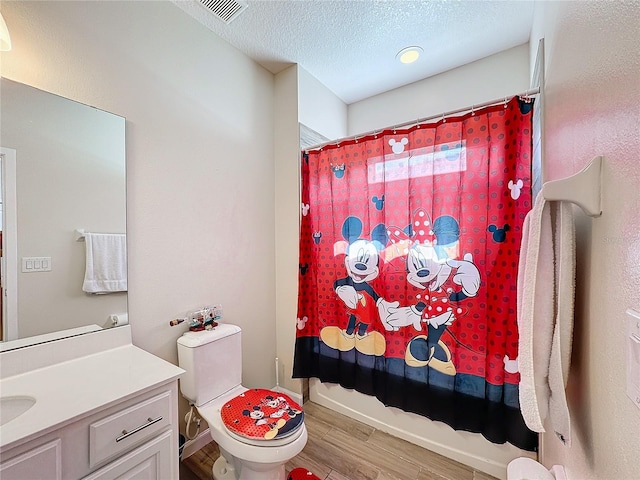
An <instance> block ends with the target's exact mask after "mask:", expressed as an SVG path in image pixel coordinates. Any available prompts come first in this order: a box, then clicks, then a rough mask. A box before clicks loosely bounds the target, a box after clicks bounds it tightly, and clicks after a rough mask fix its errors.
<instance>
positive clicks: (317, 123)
mask: <svg viewBox="0 0 640 480" xmlns="http://www.w3.org/2000/svg"><path fill="white" fill-rule="evenodd" d="M298 97H299V108H298V115H299V116H300V123H302V124H304V125H306V126H307V127H309V128H311V129H312V130H314V131H316V132H318V133H320V134H321V135H323V136H325V137H326V138H328V139H330V140H334V139H337V138H341V137H344V136H346V135H348V133H347V114H348V109H347V105H345V104H344V102H343V101H342V100H340V99H339V98H338V97H337V96H336V95H335V94H334V93H333V92H332V91H331V90H329V89H328V88H327V87H325V86H324V85H323V84H322V83H320V82H319V81H318V80H317V79H316V78H315V77H314V76H312V75H311V74H310V73H309V72H307V71H306V70H305V69H304V68H302V67H300V66H298Z"/></svg>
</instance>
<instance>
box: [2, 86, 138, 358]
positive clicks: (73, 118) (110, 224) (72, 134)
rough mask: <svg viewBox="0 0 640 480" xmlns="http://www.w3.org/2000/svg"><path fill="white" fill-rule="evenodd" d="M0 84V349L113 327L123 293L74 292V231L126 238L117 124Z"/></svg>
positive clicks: (121, 136)
mask: <svg viewBox="0 0 640 480" xmlns="http://www.w3.org/2000/svg"><path fill="white" fill-rule="evenodd" d="M0 82H1V83H0V147H1V148H2V150H1V153H2V154H1V155H0V159H1V161H2V178H1V182H0V184H1V186H2V265H1V268H2V272H1V274H2V275H1V279H2V295H1V296H0V298H1V300H2V318H1V320H2V343H0V350H9V349H12V348H18V347H20V346H22V345H28V344H30V343H35V342H39V341H43V340H42V339H48V338H55V337H56V335H58V336H64V335H68V334H77V333H79V332H80V333H81V332H83V331H88V330H97V329H101V328H108V327H111V320H110V318H109V317H110V316H111V315H114V314H115V315H120V314H125V313H126V312H127V293H126V292H119V293H110V294H103V295H96V294H88V293H85V292H84V291H83V290H82V284H83V280H84V275H85V257H86V249H85V246H86V242H85V241H84V239H82V238H80V239H78V238H77V235H76V230H78V229H82V230H84V231H86V232H95V233H126V231H125V229H126V178H125V170H126V165H125V119H124V118H122V117H120V116H118V115H114V114H112V113H108V112H104V111H101V110H98V109H96V108H94V107H90V106H87V105H84V104H81V103H78V102H75V101H72V100H69V99H66V98H63V97H60V96H58V95H54V94H51V93H48V92H44V91H42V90H39V89H37V88H33V87H30V86H28V85H24V84H21V83H18V82H15V81H12V80H9V79H6V78H0ZM27 262H30V263H29V264H27ZM28 267H30V268H28ZM41 270H45V271H41ZM61 331H62V332H65V333H63V334H57V333H56V332H61ZM30 339H33V342H30Z"/></svg>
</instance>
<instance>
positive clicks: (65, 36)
mask: <svg viewBox="0 0 640 480" xmlns="http://www.w3.org/2000/svg"><path fill="white" fill-rule="evenodd" d="M2 15H3V16H4V18H5V20H6V23H7V25H8V26H9V29H10V32H11V37H12V42H13V50H11V51H10V52H3V53H2V54H1V55H2V56H1V69H2V71H1V73H2V75H3V76H6V77H7V78H10V79H14V80H17V81H20V82H23V83H27V84H30V85H34V86H36V87H38V88H41V89H43V90H47V91H51V92H54V93H57V94H60V95H63V96H65V97H69V98H72V99H75V100H78V101H81V102H84V103H87V104H90V105H95V106H96V107H99V108H101V109H104V110H107V111H111V112H114V113H117V114H119V115H122V116H124V117H126V119H127V123H126V136H127V152H126V153H127V194H128V201H127V215H128V219H127V227H128V228H127V231H128V241H129V317H130V320H131V326H132V331H133V340H134V343H135V344H136V345H138V346H140V347H142V348H144V349H146V350H148V351H150V352H152V353H154V354H156V355H158V356H160V357H162V358H165V359H167V360H169V361H171V362H174V363H177V352H176V339H177V337H178V336H180V335H181V334H182V332H183V331H184V330H185V329H186V326H185V325H184V324H183V325H180V326H178V327H169V323H168V322H169V320H170V319H172V318H175V316H176V315H179V314H183V313H184V312H185V311H186V310H189V309H192V308H194V307H198V306H201V305H203V304H207V303H222V305H223V306H224V313H225V316H224V320H225V321H228V322H233V323H237V324H238V325H240V326H241V327H242V328H243V346H244V356H243V361H244V366H245V368H244V382H245V385H248V386H263V385H265V384H273V382H275V372H274V369H273V359H274V357H275V353H276V332H275V328H274V326H275V284H274V281H273V280H274V277H275V261H274V251H275V245H274V242H275V233H274V229H275V212H274V202H275V200H274V196H275V195H274V185H275V169H274V153H273V152H274V145H273V139H274V132H273V116H274V79H273V75H272V74H271V73H269V72H267V71H266V70H264V69H263V68H261V67H259V66H258V65H257V64H256V63H255V62H253V61H252V60H250V59H248V58H247V57H246V56H244V55H242V54H241V53H239V52H238V51H237V50H235V49H234V48H232V47H231V46H229V45H228V44H227V43H225V42H223V41H222V40H220V39H219V38H217V37H216V36H215V35H212V34H211V32H210V31H208V30H207V29H206V28H205V27H203V26H201V25H200V24H198V23H197V22H196V21H195V20H193V19H192V18H190V17H189V16H187V14H185V13H184V12H183V11H182V10H180V9H178V8H177V7H176V6H175V5H173V4H171V3H169V2H153V1H149V2H3V3H2ZM220 367H221V366H219V365H212V366H211V368H220ZM184 408H185V404H184V402H183V403H182V405H181V410H182V411H183V410H184ZM182 416H183V415H181V417H180V418H182Z"/></svg>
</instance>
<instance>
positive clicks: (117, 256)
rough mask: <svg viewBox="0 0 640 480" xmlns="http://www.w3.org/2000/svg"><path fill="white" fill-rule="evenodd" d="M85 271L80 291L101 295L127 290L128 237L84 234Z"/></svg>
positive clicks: (116, 234) (120, 234) (118, 234)
mask: <svg viewBox="0 0 640 480" xmlns="http://www.w3.org/2000/svg"><path fill="white" fill-rule="evenodd" d="M84 235H85V243H86V253H87V255H86V270H85V274H84V283H83V284H82V290H84V291H85V292H87V293H95V294H104V293H113V292H126V291H127V236H126V235H125V234H122V233H114V234H111V233H85V234H84Z"/></svg>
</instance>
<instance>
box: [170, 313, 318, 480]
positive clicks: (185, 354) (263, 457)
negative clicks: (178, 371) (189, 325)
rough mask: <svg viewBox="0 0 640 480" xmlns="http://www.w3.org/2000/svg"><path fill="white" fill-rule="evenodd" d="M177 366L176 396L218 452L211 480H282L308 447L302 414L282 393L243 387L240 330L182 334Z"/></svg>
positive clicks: (229, 327) (220, 326) (224, 328)
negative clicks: (205, 426) (190, 409)
mask: <svg viewBox="0 0 640 480" xmlns="http://www.w3.org/2000/svg"><path fill="white" fill-rule="evenodd" d="M178 363H179V365H180V367H181V368H183V369H184V370H186V373H185V374H184V375H183V376H182V378H180V391H181V392H182V395H183V396H184V397H185V398H186V399H187V400H189V402H190V403H191V404H193V405H195V406H196V408H197V409H198V413H199V414H200V416H201V417H202V418H204V419H205V420H206V422H207V423H208V424H209V431H210V432H211V437H212V438H213V440H214V441H215V442H216V443H217V444H218V446H219V447H220V453H221V456H220V458H218V460H216V462H215V464H214V466H213V478H214V479H215V480H284V478H285V463H287V461H289V460H290V459H291V458H293V457H295V456H296V455H297V454H298V453H300V452H301V451H302V449H303V448H304V446H305V444H306V443H307V429H306V427H305V425H304V413H303V412H302V408H301V407H300V406H299V405H297V404H296V403H295V402H294V401H293V400H291V399H290V398H289V397H288V396H286V395H284V394H282V393H279V392H275V391H271V390H264V389H251V390H249V389H247V388H245V387H243V386H242V385H241V381H242V342H241V330H240V327H238V326H236V325H229V324H223V323H220V324H218V326H216V327H215V328H214V329H213V330H208V331H206V330H205V331H201V332H186V333H185V334H184V335H182V337H180V338H179V339H178Z"/></svg>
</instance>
